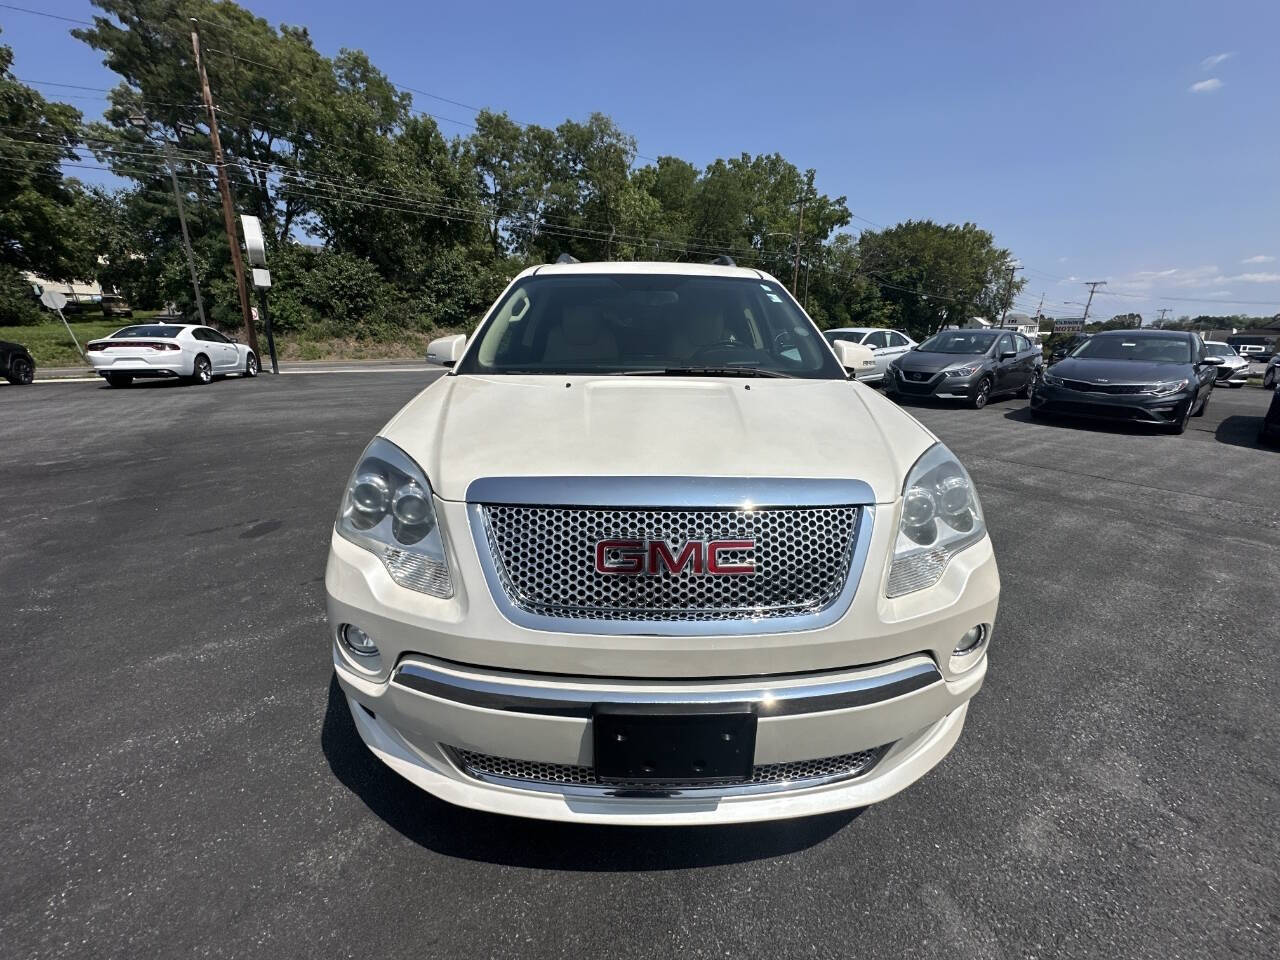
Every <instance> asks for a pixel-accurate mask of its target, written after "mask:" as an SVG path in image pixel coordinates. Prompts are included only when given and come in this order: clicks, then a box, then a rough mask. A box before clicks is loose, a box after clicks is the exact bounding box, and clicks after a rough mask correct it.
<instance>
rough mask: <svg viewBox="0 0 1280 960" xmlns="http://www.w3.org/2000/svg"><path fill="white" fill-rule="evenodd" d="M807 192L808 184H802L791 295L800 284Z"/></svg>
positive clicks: (794, 293) (793, 294)
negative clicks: (801, 245) (802, 190)
mask: <svg viewBox="0 0 1280 960" xmlns="http://www.w3.org/2000/svg"><path fill="white" fill-rule="evenodd" d="M808 194H809V184H808V183H806V184H805V185H804V193H802V194H800V220H799V222H798V223H797V224H796V259H795V266H794V267H793V268H792V270H791V295H792V296H793V297H794V296H795V295H796V289H797V288H798V287H799V286H800V237H801V235H802V234H803V233H804V201H805V197H806V196H808Z"/></svg>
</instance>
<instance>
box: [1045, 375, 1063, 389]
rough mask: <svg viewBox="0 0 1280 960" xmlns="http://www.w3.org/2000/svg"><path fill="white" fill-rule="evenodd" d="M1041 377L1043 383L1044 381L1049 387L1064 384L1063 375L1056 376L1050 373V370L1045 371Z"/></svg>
mask: <svg viewBox="0 0 1280 960" xmlns="http://www.w3.org/2000/svg"><path fill="white" fill-rule="evenodd" d="M1040 379H1041V382H1042V383H1044V384H1045V386H1048V387H1060V386H1062V378H1061V377H1055V376H1054V375H1053V374H1052V373H1048V372H1046V373H1044V374H1043V375H1042V376H1041V378H1040Z"/></svg>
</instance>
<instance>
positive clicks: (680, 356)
mask: <svg viewBox="0 0 1280 960" xmlns="http://www.w3.org/2000/svg"><path fill="white" fill-rule="evenodd" d="M476 336H477V340H478V342H477V343H476V344H475V345H474V346H473V347H472V348H471V349H469V350H468V351H467V355H466V357H465V358H464V359H463V360H462V361H461V362H460V363H459V364H458V366H457V368H456V372H458V373H480V374H493V373H512V374H514V373H532V374H564V373H592V374H628V373H630V374H668V375H673V376H674V375H679V374H681V373H688V374H695V373H696V374H700V375H715V376H782V377H807V378H820V379H841V380H843V379H845V373H844V370H843V369H842V368H841V367H840V365H839V364H838V363H837V362H836V359H835V357H834V355H833V354H832V353H831V350H830V348H828V346H827V345H826V343H824V342H823V340H822V338H821V337H820V336H818V331H817V328H815V327H814V326H813V323H812V322H811V321H810V320H809V318H808V317H806V316H805V315H804V313H803V312H801V310H800V309H799V308H798V307H797V306H796V305H795V303H794V301H792V300H791V298H790V296H789V295H788V294H787V293H786V291H785V290H783V289H781V288H780V287H779V286H778V285H777V284H776V283H772V282H770V281H767V280H756V279H753V278H749V277H702V276H678V275H672V274H568V275H566V274H551V275H549V276H541V277H540V276H536V275H535V276H531V277H526V278H525V279H524V280H521V281H520V282H519V283H517V284H515V285H514V286H513V287H512V288H511V289H510V290H509V291H507V293H506V295H505V296H504V297H503V298H502V300H501V301H500V302H499V303H498V305H497V307H496V308H495V309H494V311H493V313H492V315H491V316H490V319H489V320H488V322H487V323H486V324H485V325H484V326H483V327H482V328H481V329H480V332H479V333H478V334H477V335H476Z"/></svg>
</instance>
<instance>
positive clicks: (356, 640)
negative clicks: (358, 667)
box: [339, 623, 378, 657]
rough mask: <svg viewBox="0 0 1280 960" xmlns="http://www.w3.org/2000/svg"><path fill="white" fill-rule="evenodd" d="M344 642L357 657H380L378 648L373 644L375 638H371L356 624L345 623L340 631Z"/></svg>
mask: <svg viewBox="0 0 1280 960" xmlns="http://www.w3.org/2000/svg"><path fill="white" fill-rule="evenodd" d="M339 636H341V637H342V642H343V644H344V645H345V646H346V648H347V649H348V650H350V651H351V652H352V653H354V654H355V655H356V656H357V657H376V656H377V655H378V646H377V644H375V643H374V642H373V637H371V636H369V635H368V634H367V633H365V632H364V631H363V630H361V629H360V628H359V627H357V626H355V625H354V624H350V623H344V624H343V625H342V629H341V630H340V631H339Z"/></svg>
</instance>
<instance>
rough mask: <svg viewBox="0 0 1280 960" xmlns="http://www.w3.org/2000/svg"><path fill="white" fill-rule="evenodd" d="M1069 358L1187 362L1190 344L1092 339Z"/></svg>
mask: <svg viewBox="0 0 1280 960" xmlns="http://www.w3.org/2000/svg"><path fill="white" fill-rule="evenodd" d="M1071 356H1072V357H1075V358H1077V359H1081V360H1143V361H1146V362H1149V363H1190V362H1191V341H1190V340H1189V339H1187V338H1186V337H1151V336H1144V337H1123V336H1121V337H1094V338H1093V339H1092V340H1087V341H1085V342H1084V343H1082V344H1081V345H1080V346H1079V347H1077V348H1076V349H1075V350H1073V351H1072V353H1071Z"/></svg>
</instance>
